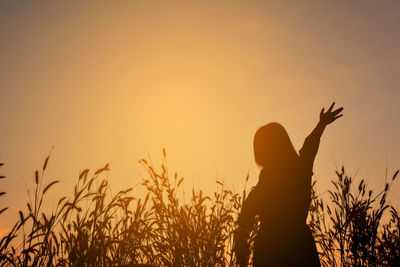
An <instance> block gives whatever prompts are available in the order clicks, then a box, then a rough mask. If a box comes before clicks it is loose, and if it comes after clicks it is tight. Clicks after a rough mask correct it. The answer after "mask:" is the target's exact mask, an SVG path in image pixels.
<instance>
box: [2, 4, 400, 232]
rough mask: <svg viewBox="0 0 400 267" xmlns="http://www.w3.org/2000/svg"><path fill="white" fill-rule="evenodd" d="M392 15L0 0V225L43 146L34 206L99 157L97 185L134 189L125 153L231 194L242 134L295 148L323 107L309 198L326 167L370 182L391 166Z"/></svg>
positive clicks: (242, 170) (248, 149) (17, 202)
mask: <svg viewBox="0 0 400 267" xmlns="http://www.w3.org/2000/svg"><path fill="white" fill-rule="evenodd" d="M399 13H400V2H398V1H384V2H383V1H379V2H378V1H222V0H221V1H112V2H111V1H104V2H102V1H96V2H95V3H93V2H92V3H90V2H75V1H68V2H67V1H65V2H61V1H56V2H54V1H53V2H30V1H25V2H20V1H18V2H16V1H2V2H1V3H0V114H1V117H0V122H1V133H0V137H1V139H0V162H4V163H5V165H4V166H3V167H1V168H0V172H1V173H0V174H1V175H5V176H6V177H7V178H6V179H3V180H1V181H0V185H1V191H6V192H7V195H5V196H2V197H1V202H0V203H1V207H0V208H2V207H4V206H10V210H8V211H7V213H6V214H7V215H4V214H3V215H2V217H0V228H1V227H9V226H10V225H11V223H12V222H13V221H14V219H15V218H17V211H18V210H19V209H21V208H23V205H25V204H24V203H25V202H26V201H27V199H28V198H27V193H26V192H27V190H29V189H30V188H32V186H33V178H34V171H35V170H36V169H40V168H41V167H42V164H43V161H44V159H45V158H46V156H47V155H48V153H49V152H50V151H51V158H50V162H49V166H48V170H47V173H46V175H45V177H46V179H47V181H51V180H54V179H57V180H61V183H60V184H58V185H57V186H56V187H55V188H53V191H52V193H51V194H49V196H48V197H49V199H57V198H58V197H59V196H60V195H71V194H72V192H73V186H74V183H75V182H76V181H77V179H78V175H79V172H80V171H81V170H83V169H86V168H90V169H92V170H95V169H98V168H100V167H103V166H104V165H105V164H106V163H107V162H110V164H111V172H110V173H109V177H110V183H111V187H112V188H113V189H115V190H117V189H119V188H126V187H129V186H133V185H137V184H138V183H140V181H141V179H142V177H143V175H144V172H143V169H142V167H141V165H140V164H139V163H138V160H139V159H141V158H143V157H147V156H148V155H150V156H151V158H152V159H153V160H154V162H156V163H158V162H160V161H161V159H162V149H163V148H165V149H166V151H167V158H168V166H169V168H170V169H172V170H176V171H178V173H180V174H181V175H182V176H183V177H185V179H186V180H185V181H186V185H187V186H188V187H192V186H194V187H196V188H199V189H204V190H205V191H206V192H207V191H208V192H211V191H212V190H215V188H216V184H215V182H214V181H215V179H217V178H218V179H220V180H223V181H225V183H226V184H227V185H228V186H230V187H231V188H234V189H236V190H238V191H239V190H241V189H242V188H243V185H244V179H245V177H246V175H247V173H249V174H250V181H249V185H250V186H252V185H254V184H255V183H256V182H257V179H258V173H259V169H258V167H257V166H256V164H255V163H254V158H253V154H252V153H253V151H252V138H253V136H254V133H255V131H256V130H257V129H258V127H260V126H262V125H264V124H266V123H268V122H272V121H276V122H279V123H281V124H282V125H283V126H284V127H285V128H286V130H287V131H288V133H289V136H290V138H291V140H292V142H293V144H294V146H295V148H296V149H297V150H298V149H300V148H301V146H302V143H303V141H304V139H305V137H306V136H307V135H308V134H309V133H310V132H311V131H312V129H313V127H314V126H315V125H316V123H317V122H318V116H319V111H320V110H321V108H322V107H327V106H329V105H330V104H331V103H332V102H333V101H335V102H336V103H337V105H338V106H343V107H344V112H343V113H344V116H343V117H342V118H340V119H339V120H338V121H336V122H335V123H334V124H332V125H330V126H328V128H327V129H326V132H325V133H324V136H323V137H322V140H321V145H320V150H319V153H318V155H317V158H316V160H315V164H314V177H313V178H314V179H317V185H318V187H317V189H318V192H319V193H320V194H321V196H322V197H324V196H327V193H326V190H328V189H329V188H330V181H331V180H332V178H334V176H335V173H334V172H335V170H336V168H337V167H340V166H342V165H344V166H345V168H346V170H347V172H348V173H349V174H350V175H356V178H355V179H356V181H359V180H360V179H362V178H365V179H366V180H367V182H368V183H369V184H370V186H371V188H373V189H375V190H379V189H381V188H382V187H383V186H384V182H385V173H386V169H387V173H388V176H389V177H390V176H391V175H392V174H393V173H394V171H395V170H397V169H398V168H400V150H399V143H398V137H399V130H400V123H399V114H400V107H399V99H400V90H399V84H400V75H399V74H400V53H399V52H400V34H399V26H400V16H398V14H399ZM53 146H54V149H53V150H52V147H53ZM399 192H400V185H399V184H395V185H394V187H393V192H392V197H391V201H392V203H393V204H394V206H395V207H400V205H399V203H400V194H398V193H399ZM52 203H53V202H51V201H50V204H49V205H50V206H49V208H51V204H52Z"/></svg>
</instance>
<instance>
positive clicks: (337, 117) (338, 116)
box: [334, 114, 343, 120]
mask: <svg viewBox="0 0 400 267" xmlns="http://www.w3.org/2000/svg"><path fill="white" fill-rule="evenodd" d="M342 116H343V114H340V115H337V116H336V117H335V118H334V119H335V120H337V119H339V118H340V117H342Z"/></svg>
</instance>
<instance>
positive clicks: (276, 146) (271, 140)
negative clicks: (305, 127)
mask: <svg viewBox="0 0 400 267" xmlns="http://www.w3.org/2000/svg"><path fill="white" fill-rule="evenodd" d="M253 146H254V157H255V160H256V163H257V164H258V165H260V166H262V167H264V168H265V167H274V166H277V167H278V166H279V167H283V166H285V165H287V164H290V163H292V162H293V161H295V160H296V159H298V157H299V156H298V154H297V152H296V150H295V149H294V147H293V145H292V142H291V141H290V138H289V135H288V134H287V132H286V130H285V128H283V126H282V125H280V124H279V123H277V122H271V123H268V124H266V125H264V126H262V127H260V128H259V129H258V130H257V132H256V134H255V135H254V143H253Z"/></svg>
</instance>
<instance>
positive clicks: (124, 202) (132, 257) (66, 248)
mask: <svg viewBox="0 0 400 267" xmlns="http://www.w3.org/2000/svg"><path fill="white" fill-rule="evenodd" d="M163 158H164V161H163V163H162V164H161V166H160V167H159V168H156V166H154V165H153V164H152V163H151V160H149V159H142V160H140V164H141V165H142V166H143V168H144V170H145V171H146V174H147V175H146V176H145V178H144V179H143V181H142V186H143V188H144V189H145V192H146V193H145V195H144V196H143V197H141V198H137V197H135V195H134V193H133V188H127V189H125V190H122V191H119V192H118V193H116V194H112V193H111V190H110V185H109V183H108V180H107V172H109V166H108V164H107V165H106V166H104V167H103V168H100V169H98V170H96V171H94V172H92V171H90V170H89V169H86V170H84V171H82V172H81V173H80V175H79V177H78V178H77V181H76V185H75V187H74V188H73V189H72V190H71V191H72V193H71V195H70V196H62V197H60V199H59V200H58V201H57V203H56V204H55V205H54V208H53V209H52V210H50V211H49V210H48V209H44V208H43V203H46V201H48V200H47V198H46V197H47V194H48V193H47V192H48V191H49V190H50V189H51V188H52V187H53V186H56V184H57V183H59V182H58V181H51V182H49V183H45V181H46V177H45V173H46V168H47V165H48V162H49V157H47V158H46V159H45V162H44V164H43V167H42V168H41V170H40V171H36V172H35V175H34V179H33V183H32V184H33V190H32V191H30V192H28V201H27V203H26V206H25V208H24V209H23V210H21V211H19V216H18V219H17V220H16V223H15V224H14V226H13V227H12V228H11V230H10V231H9V232H8V234H6V235H5V236H3V237H2V238H1V240H0V265H1V266H3V265H9V266H146V265H147V266H234V265H235V264H236V259H235V255H234V254H233V246H234V244H233V243H234V234H235V231H236V227H237V226H236V220H237V217H238V214H239V213H240V210H241V206H242V203H243V200H244V199H245V198H246V193H247V189H246V187H245V188H244V189H243V190H242V191H241V192H239V193H236V192H233V191H232V190H230V189H229V188H228V186H227V185H225V184H224V183H222V182H221V181H216V183H217V185H218V190H217V191H216V192H214V193H213V194H211V195H206V194H204V193H203V191H201V190H195V189H193V190H192V191H191V192H190V197H189V199H187V200H185V199H184V198H183V197H182V195H183V183H184V179H183V178H182V177H180V176H179V175H178V174H177V173H176V172H172V173H171V172H170V171H169V170H168V168H167V163H166V153H165V150H163ZM1 165H2V164H0V166H1ZM397 174H398V172H396V173H395V175H394V176H393V178H392V179H391V181H390V182H389V183H387V185H386V186H385V188H384V189H383V190H382V191H381V192H380V193H378V194H374V193H373V192H372V191H370V190H369V189H368V186H367V184H366V182H365V181H364V180H362V181H361V182H360V183H359V185H358V187H356V188H352V178H351V177H348V176H347V175H346V174H345V171H344V168H343V169H342V170H341V171H339V172H337V173H336V178H335V179H334V180H333V181H332V186H333V188H332V190H331V191H329V197H328V198H325V199H322V198H320V197H318V195H317V192H315V191H314V190H313V192H312V196H313V201H312V205H311V208H310V215H309V225H310V228H311V230H312V231H313V233H314V237H315V240H316V243H317V245H318V249H319V252H320V259H321V263H322V265H323V266H382V265H390V266H393V265H398V264H399V259H400V222H399V214H398V211H397V210H396V209H394V208H393V206H391V205H389V204H388V201H387V198H388V193H389V191H390V188H391V185H392V184H393V182H394V181H395V179H396V176H397ZM0 178H4V177H3V176H0ZM248 178H249V177H248V176H247V177H246V179H245V182H246V183H245V184H247V180H248ZM314 185H315V184H314ZM313 188H315V187H313ZM4 194H5V193H4V192H1V193H0V196H2V195H4ZM186 195H187V192H186ZM6 209H7V208H3V209H1V208H0V216H4V212H6ZM256 232H257V231H256V229H255V230H254V231H253V233H252V236H251V238H250V240H249V243H250V244H252V242H253V240H254V237H255V235H256ZM249 264H251V262H250V263H249Z"/></svg>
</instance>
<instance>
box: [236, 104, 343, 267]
mask: <svg viewBox="0 0 400 267" xmlns="http://www.w3.org/2000/svg"><path fill="white" fill-rule="evenodd" d="M334 105H335V103H333V104H332V105H331V106H330V107H329V109H328V110H327V111H326V112H324V109H322V110H321V113H320V120H319V122H318V124H317V126H316V127H315V129H314V130H313V131H312V132H311V134H310V135H309V136H308V137H307V138H306V139H305V141H304V145H303V147H302V148H301V149H300V151H299V154H297V152H296V151H295V149H294V148H293V145H292V143H291V141H290V138H289V136H288V134H287V132H286V130H285V128H283V127H282V125H280V124H279V123H276V122H272V123H269V124H266V125H264V126H262V127H261V128H260V129H258V130H257V132H256V134H255V136H254V157H255V160H256V163H257V164H258V165H259V166H261V167H262V170H261V172H260V176H259V181H258V183H257V185H256V186H255V187H254V188H253V189H252V190H251V192H250V193H249V195H248V197H247V198H246V200H245V201H244V203H243V207H242V211H241V213H240V215H239V219H238V224H239V227H238V230H237V232H236V235H235V253H236V257H237V260H238V263H239V265H240V266H241V267H242V266H247V262H248V258H249V246H248V244H247V239H248V238H249V233H250V230H251V229H252V228H253V226H254V223H255V219H256V216H258V218H259V221H260V228H259V231H258V234H257V236H256V238H255V242H254V254H253V265H254V266H320V262H319V258H318V253H317V249H316V246H315V242H314V239H313V236H312V235H311V232H310V230H309V228H308V226H307V225H306V218H307V214H308V209H309V206H310V202H311V176H312V175H313V172H312V169H313V163H314V158H315V155H316V154H317V151H318V147H319V142H320V137H321V136H322V133H323V132H324V130H325V127H326V126H327V125H328V124H330V123H332V122H334V121H335V120H336V119H338V118H339V117H341V116H343V115H342V114H340V113H341V112H342V110H343V108H339V109H336V110H333V107H334Z"/></svg>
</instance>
